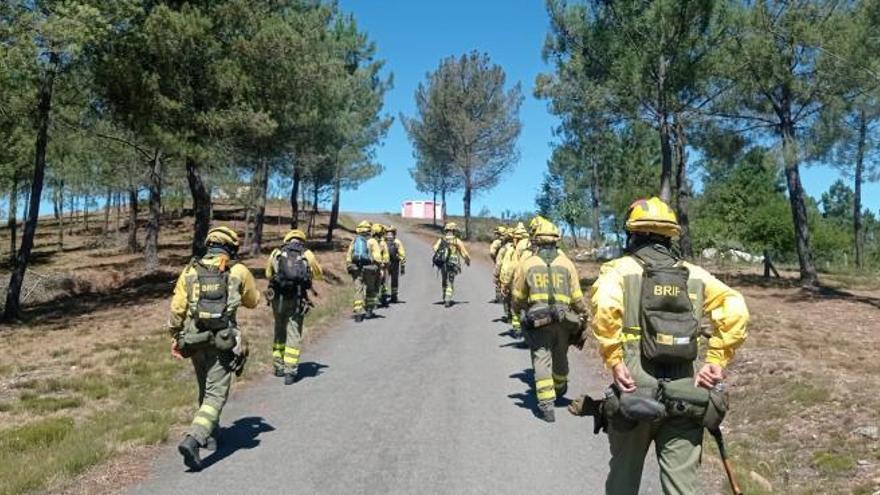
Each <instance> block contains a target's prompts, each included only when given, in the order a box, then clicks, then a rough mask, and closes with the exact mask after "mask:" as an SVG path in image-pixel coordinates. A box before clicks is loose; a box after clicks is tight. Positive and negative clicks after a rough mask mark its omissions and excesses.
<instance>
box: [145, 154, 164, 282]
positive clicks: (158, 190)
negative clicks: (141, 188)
mask: <svg viewBox="0 0 880 495" xmlns="http://www.w3.org/2000/svg"><path fill="white" fill-rule="evenodd" d="M147 188H148V189H149V204H150V212H149V217H148V219H147V232H146V234H147V236H146V239H145V240H144V260H145V262H146V267H147V273H152V272H154V271H156V270H158V269H159V229H160V228H161V221H162V153H161V152H160V151H158V150H157V151H156V154H155V155H153V163H152V164H150V173H149V179H148V180H147Z"/></svg>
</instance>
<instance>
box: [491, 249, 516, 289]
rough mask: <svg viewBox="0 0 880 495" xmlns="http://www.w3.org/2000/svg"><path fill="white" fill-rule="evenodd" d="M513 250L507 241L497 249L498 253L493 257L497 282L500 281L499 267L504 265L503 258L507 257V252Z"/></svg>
mask: <svg viewBox="0 0 880 495" xmlns="http://www.w3.org/2000/svg"><path fill="white" fill-rule="evenodd" d="M511 249H513V243H512V242H510V241H508V242H505V243H504V244H503V245H502V246H501V247H500V248H499V249H498V253H497V254H496V255H495V273H494V275H495V279H496V280H497V281H499V282H500V281H501V265H502V264H504V257H505V256H507V252H508V251H510V250H511Z"/></svg>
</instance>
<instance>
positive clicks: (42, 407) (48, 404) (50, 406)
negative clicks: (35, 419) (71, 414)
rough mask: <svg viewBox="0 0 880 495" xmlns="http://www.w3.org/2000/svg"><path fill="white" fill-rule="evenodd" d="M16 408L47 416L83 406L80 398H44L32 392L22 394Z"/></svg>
mask: <svg viewBox="0 0 880 495" xmlns="http://www.w3.org/2000/svg"><path fill="white" fill-rule="evenodd" d="M18 400H19V403H18V407H19V408H20V409H22V410H25V411H28V412H31V413H34V414H47V413H51V412H55V411H61V410H63V409H76V408H77V407H80V406H82V405H83V400H82V398H81V397H77V396H62V397H44V396H41V395H37V394H35V393H33V392H22V393H21V394H20V395H19V396H18Z"/></svg>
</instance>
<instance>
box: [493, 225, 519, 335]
mask: <svg viewBox="0 0 880 495" xmlns="http://www.w3.org/2000/svg"><path fill="white" fill-rule="evenodd" d="M513 231H514V229H513V228H509V229H508V228H505V229H504V234H503V235H502V236H501V246H500V247H499V248H498V252H497V253H495V258H494V259H495V271H494V272H493V274H492V276H493V279H494V281H495V295H496V302H498V303H502V304H504V317H503V320H504V321H505V323H509V322H510V308H509V304H508V303H507V301H506V300H505V298H504V290H503V288H502V286H501V266H502V265H503V264H504V258H505V257H506V256H507V253H508V251H509V250H510V249H513Z"/></svg>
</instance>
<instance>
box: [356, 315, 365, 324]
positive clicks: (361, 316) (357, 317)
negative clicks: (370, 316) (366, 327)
mask: <svg viewBox="0 0 880 495" xmlns="http://www.w3.org/2000/svg"><path fill="white" fill-rule="evenodd" d="M354 321H355V322H357V323H360V322H362V321H364V314H363V313H358V314H356V315H354Z"/></svg>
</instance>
